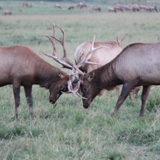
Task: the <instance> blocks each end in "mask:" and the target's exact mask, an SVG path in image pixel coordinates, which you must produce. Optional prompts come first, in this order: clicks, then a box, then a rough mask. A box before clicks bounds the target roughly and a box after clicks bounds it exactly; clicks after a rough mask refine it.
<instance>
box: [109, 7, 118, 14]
mask: <svg viewBox="0 0 160 160" xmlns="http://www.w3.org/2000/svg"><path fill="white" fill-rule="evenodd" d="M108 12H115V13H116V12H117V11H116V9H115V8H113V7H108Z"/></svg>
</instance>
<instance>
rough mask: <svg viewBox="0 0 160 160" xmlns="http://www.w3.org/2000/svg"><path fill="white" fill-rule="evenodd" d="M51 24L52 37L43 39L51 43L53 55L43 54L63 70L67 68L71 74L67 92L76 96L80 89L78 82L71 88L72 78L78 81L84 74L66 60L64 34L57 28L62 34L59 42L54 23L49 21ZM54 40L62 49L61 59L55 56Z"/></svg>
mask: <svg viewBox="0 0 160 160" xmlns="http://www.w3.org/2000/svg"><path fill="white" fill-rule="evenodd" d="M51 24H52V29H53V35H52V36H48V35H45V34H44V35H43V36H44V37H47V38H48V39H49V40H50V41H51V43H52V47H53V53H52V54H45V53H43V54H45V55H46V56H48V57H50V58H53V59H54V60H55V61H56V62H58V63H59V64H61V65H62V66H63V67H64V68H68V69H70V70H71V71H72V72H71V74H70V76H69V80H68V90H69V92H72V93H74V94H77V95H78V96H80V95H79V93H78V92H77V91H78V90H79V87H80V81H78V83H77V85H76V87H73V85H72V79H73V78H72V77H73V76H74V77H76V78H77V79H78V77H79V76H78V75H79V74H81V75H83V74H84V73H83V72H82V71H81V70H80V69H79V68H78V67H77V66H76V65H75V64H74V63H72V62H71V60H70V59H68V58H67V52H66V45H65V32H64V30H63V29H62V28H61V27H58V28H59V29H60V31H61V32H62V39H61V40H60V39H59V38H57V37H56V35H55V25H54V23H53V22H52V21H51ZM55 40H57V41H58V42H59V43H60V44H61V45H62V47H63V56H62V58H60V57H57V56H56V44H55Z"/></svg>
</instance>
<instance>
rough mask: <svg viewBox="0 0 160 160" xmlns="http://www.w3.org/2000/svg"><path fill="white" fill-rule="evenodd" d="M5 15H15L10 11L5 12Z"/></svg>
mask: <svg viewBox="0 0 160 160" xmlns="http://www.w3.org/2000/svg"><path fill="white" fill-rule="evenodd" d="M3 14H4V15H12V14H13V13H12V11H10V10H4V11H3Z"/></svg>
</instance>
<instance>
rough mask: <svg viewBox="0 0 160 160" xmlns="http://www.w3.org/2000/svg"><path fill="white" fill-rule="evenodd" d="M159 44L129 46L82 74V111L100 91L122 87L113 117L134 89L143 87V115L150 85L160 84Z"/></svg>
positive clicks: (141, 112) (141, 114) (142, 114)
mask: <svg viewBox="0 0 160 160" xmlns="http://www.w3.org/2000/svg"><path fill="white" fill-rule="evenodd" d="M159 61H160V42H158V43H133V44H130V45H128V46H127V47H126V48H125V49H123V50H122V52H121V53H120V54H119V55H118V56H117V57H116V58H115V59H114V60H113V61H111V62H110V63H108V64H106V65H104V66H102V67H101V68H98V69H96V70H94V71H91V72H90V73H87V74H85V75H84V77H83V78H82V81H81V87H80V89H81V92H82V96H83V97H85V99H83V106H84V108H88V107H89V106H90V104H91V102H92V100H93V99H94V98H95V97H96V95H97V94H98V93H99V92H100V91H101V90H102V89H111V88H113V87H115V86H117V85H121V84H122V85H123V87H122V91H121V94H120V96H119V98H118V100H117V103H116V107H115V109H114V112H113V114H112V116H116V114H117V113H118V110H119V109H120V107H121V105H122V104H123V102H124V101H125V99H126V98H127V96H128V95H129V93H130V91H131V90H132V89H133V88H134V87H136V86H143V91H142V95H141V102H142V104H141V110H140V116H144V112H145V106H146V102H147V98H148V95H149V92H150V89H151V85H160V63H159Z"/></svg>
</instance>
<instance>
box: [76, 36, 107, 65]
mask: <svg viewBox="0 0 160 160" xmlns="http://www.w3.org/2000/svg"><path fill="white" fill-rule="evenodd" d="M95 37H96V36H95V35H94V37H93V40H92V44H91V47H90V50H89V52H88V53H87V54H86V56H85V57H84V58H83V60H82V61H81V62H80V63H79V64H78V65H77V67H78V68H80V67H81V66H83V64H84V63H87V64H98V63H95V62H90V61H87V58H88V56H89V55H90V54H91V53H92V52H94V51H95V50H97V49H101V48H109V47H107V46H100V47H96V48H95V47H94V42H95Z"/></svg>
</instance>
